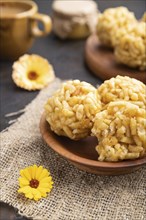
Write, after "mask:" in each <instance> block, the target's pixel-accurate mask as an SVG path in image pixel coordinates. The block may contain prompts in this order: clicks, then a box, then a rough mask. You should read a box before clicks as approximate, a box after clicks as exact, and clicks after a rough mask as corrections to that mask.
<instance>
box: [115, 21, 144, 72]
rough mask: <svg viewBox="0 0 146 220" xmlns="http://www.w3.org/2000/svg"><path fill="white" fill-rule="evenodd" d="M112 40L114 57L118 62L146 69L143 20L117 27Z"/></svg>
mask: <svg viewBox="0 0 146 220" xmlns="http://www.w3.org/2000/svg"><path fill="white" fill-rule="evenodd" d="M113 39H114V38H113ZM113 41H114V45H115V50H114V53H115V58H116V60H117V61H118V62H119V63H123V64H125V65H127V66H130V67H132V68H139V69H140V70H146V23H145V22H137V23H134V24H129V25H127V26H125V27H124V28H121V29H119V30H118V31H117V34H116V35H115V39H114V40H113Z"/></svg>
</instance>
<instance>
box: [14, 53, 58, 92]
mask: <svg viewBox="0 0 146 220" xmlns="http://www.w3.org/2000/svg"><path fill="white" fill-rule="evenodd" d="M54 78H55V74H54V70H53V67H52V65H51V64H50V63H49V62H48V60H46V59H45V58H43V57H41V56H38V55H35V54H32V55H28V54H25V55H23V56H22V57H20V58H19V60H17V61H15V62H14V64H13V72H12V79H13V81H14V82H15V84H16V85H17V86H18V87H20V88H23V89H26V90H39V89H42V88H44V87H45V86H47V85H48V84H49V83H50V82H52V81H53V80H54Z"/></svg>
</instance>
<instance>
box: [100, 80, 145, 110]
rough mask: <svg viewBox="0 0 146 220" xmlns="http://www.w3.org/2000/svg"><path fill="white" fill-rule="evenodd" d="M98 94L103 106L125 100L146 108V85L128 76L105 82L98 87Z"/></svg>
mask: <svg viewBox="0 0 146 220" xmlns="http://www.w3.org/2000/svg"><path fill="white" fill-rule="evenodd" d="M98 93H99V95H100V98H101V102H102V104H103V105H106V104H109V103H110V102H112V101H118V100H125V101H130V102H131V103H133V104H136V105H138V106H139V107H140V108H143V109H145V108H146V85H145V84H144V83H142V82H141V81H139V80H136V79H134V78H130V77H128V76H124V77H123V76H117V77H115V78H114V77H113V78H111V79H110V80H106V81H104V83H103V84H101V86H99V87H98Z"/></svg>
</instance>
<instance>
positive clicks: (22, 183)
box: [19, 177, 29, 186]
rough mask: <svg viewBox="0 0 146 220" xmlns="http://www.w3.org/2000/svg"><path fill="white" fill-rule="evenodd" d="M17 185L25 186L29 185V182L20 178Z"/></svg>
mask: <svg viewBox="0 0 146 220" xmlns="http://www.w3.org/2000/svg"><path fill="white" fill-rule="evenodd" d="M19 184H21V185H22V186H27V185H29V181H28V179H26V178H24V177H20V178H19Z"/></svg>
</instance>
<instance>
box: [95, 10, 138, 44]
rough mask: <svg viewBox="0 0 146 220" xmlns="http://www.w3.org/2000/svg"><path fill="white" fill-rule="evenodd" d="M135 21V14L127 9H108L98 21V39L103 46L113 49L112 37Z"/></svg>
mask: <svg viewBox="0 0 146 220" xmlns="http://www.w3.org/2000/svg"><path fill="white" fill-rule="evenodd" d="M135 21H136V18H135V16H134V13H132V12H130V11H129V10H128V9H127V8H126V7H117V8H109V9H106V10H105V11H104V12H103V14H101V15H100V16H99V19H98V24H97V35H98V38H99V40H100V41H101V42H102V44H103V45H105V46H107V47H113V43H112V37H113V36H114V35H115V33H116V31H117V30H118V29H119V28H121V27H125V26H126V25H127V24H128V23H133V22H135Z"/></svg>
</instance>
